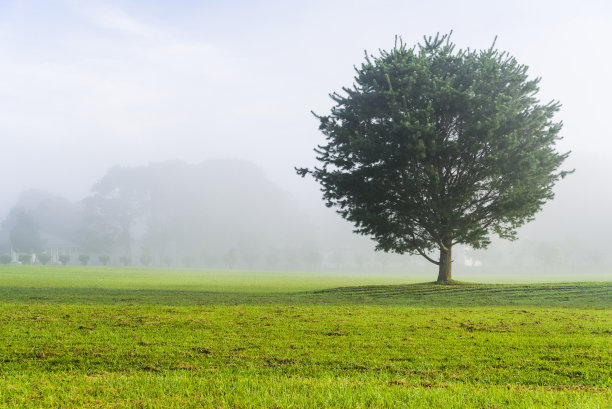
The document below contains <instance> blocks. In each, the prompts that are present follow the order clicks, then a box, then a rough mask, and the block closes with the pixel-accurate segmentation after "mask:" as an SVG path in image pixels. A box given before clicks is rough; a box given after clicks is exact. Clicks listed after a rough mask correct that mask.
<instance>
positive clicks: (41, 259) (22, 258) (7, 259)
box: [0, 253, 174, 266]
mask: <svg viewBox="0 0 612 409" xmlns="http://www.w3.org/2000/svg"><path fill="white" fill-rule="evenodd" d="M90 259H91V257H90V256H89V254H80V255H79V262H80V263H81V264H82V265H84V266H86V265H87V264H88V263H89V261H90ZM17 260H18V261H19V262H20V263H22V264H31V263H32V254H30V253H20V254H19V256H18V257H17ZM35 260H36V263H40V264H42V265H46V264H48V263H49V262H50V261H51V260H52V257H51V255H50V254H47V253H41V254H38V255H36V258H35ZM110 260H111V257H110V256H109V255H108V254H102V255H100V256H98V261H99V262H100V263H101V264H103V265H107V264H108V263H109V262H110ZM11 261H12V258H11V256H10V255H9V254H3V255H1V256H0V263H1V264H9V263H11ZM58 261H59V262H60V263H62V265H66V264H68V263H69V262H70V255H69V254H60V255H59V256H58ZM152 261H153V257H152V256H150V255H148V254H143V255H142V256H140V263H141V264H142V265H144V266H148V265H149V264H151V262H152ZM161 261H162V263H163V264H165V265H168V266H170V265H172V263H173V262H174V259H173V258H172V257H169V256H166V257H162V259H161ZM119 262H120V263H121V264H123V265H124V266H131V265H132V257H130V256H121V257H119Z"/></svg>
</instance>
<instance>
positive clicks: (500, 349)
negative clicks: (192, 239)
mask: <svg viewBox="0 0 612 409" xmlns="http://www.w3.org/2000/svg"><path fill="white" fill-rule="evenodd" d="M405 282H406V281H402V277H400V276H392V275H388V276H385V275H374V276H365V275H348V274H344V275H341V274H338V275H323V274H315V275H312V274H297V273H296V274H289V273H252V272H250V273H248V272H198V271H180V272H170V271H161V270H144V269H118V268H113V269H110V268H106V269H105V268H94V267H92V268H76V267H71V268H60V267H53V268H50V267H49V268H40V267H27V266H16V267H1V268H0V339H1V340H2V342H1V343H0V406H2V407H33V408H38V407H58V408H59V407H147V408H148V407H159V408H167V407H181V408H182V407H210V408H225V407H227V408H243V407H244V408H321V407H332V408H345V407H359V408H396V407H405V408H420V407H423V408H539V407H559V408H612V391H611V390H610V387H611V386H612V283H611V282H604V283H554V284H531V285H520V284H506V285H504V284H495V285H492V284H478V285H476V284H459V285H451V286H440V285H434V284H416V283H414V284H405Z"/></svg>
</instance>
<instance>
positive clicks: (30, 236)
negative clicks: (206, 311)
mask: <svg viewBox="0 0 612 409" xmlns="http://www.w3.org/2000/svg"><path fill="white" fill-rule="evenodd" d="M331 224H332V225H331V226H328V227H327V228H326V229H325V231H320V225H319V224H318V223H316V222H315V221H314V220H313V217H312V215H306V214H304V213H303V211H302V210H301V208H300V206H299V204H298V203H297V202H296V200H295V199H294V198H292V197H291V195H289V194H288V193H287V192H285V191H283V190H282V189H280V188H279V187H277V186H276V185H275V184H274V183H272V182H271V181H269V180H268V179H267V178H266V177H265V175H264V174H263V172H262V171H261V170H260V169H259V168H257V167H256V166H255V165H253V164H251V163H249V162H246V161H240V160H209V161H206V162H203V163H201V164H197V165H191V164H186V163H184V162H180V161H171V162H162V163H155V164H150V165H146V166H139V167H115V168H112V169H110V170H109V171H108V173H107V174H106V175H105V176H104V177H103V178H102V179H101V180H100V181H98V182H97V183H95V184H94V185H93V186H92V189H91V195H89V196H88V197H86V198H85V199H83V200H82V201H80V202H78V203H72V202H69V201H68V200H65V199H62V198H59V197H56V196H54V195H52V194H50V193H46V192H42V191H26V192H25V193H24V194H23V195H22V196H21V198H20V199H19V202H18V203H17V204H16V205H15V206H14V207H13V208H12V210H11V211H10V213H9V215H8V216H7V218H6V219H5V220H4V222H3V223H2V233H3V237H2V238H3V243H2V247H3V252H5V253H6V252H7V251H10V248H12V249H13V250H15V251H17V252H19V253H27V254H32V253H34V254H41V253H54V252H55V253H57V255H54V256H55V258H56V259H57V258H58V256H59V255H61V254H69V255H71V260H70V262H72V263H78V262H79V260H78V258H77V257H78V256H79V255H83V254H86V255H88V256H90V257H89V258H88V259H87V261H86V262H87V263H103V262H109V263H111V264H113V263H114V264H119V263H122V264H134V265H138V264H144V265H166V266H176V265H181V266H185V267H196V266H197V267H225V268H307V269H315V268H320V267H322V266H324V265H331V266H340V265H353V264H354V265H363V264H364V263H365V262H366V259H367V256H366V255H365V252H367V251H368V250H369V249H368V247H371V246H370V245H369V243H368V245H367V246H365V248H363V247H364V245H363V239H362V238H360V239H356V238H355V237H352V235H351V234H344V235H342V236H343V237H341V238H340V237H336V236H337V234H336V232H335V231H334V229H335V228H336V226H337V224H336V223H331ZM334 224H336V226H334ZM344 227H346V226H344ZM344 230H347V229H346V228H345V229H344ZM349 232H350V229H349ZM355 242H361V243H362V244H361V246H357V247H355V245H354V243H355ZM106 257H107V258H108V260H105V258H106ZM52 261H56V262H57V261H59V260H52ZM383 263H384V260H383Z"/></svg>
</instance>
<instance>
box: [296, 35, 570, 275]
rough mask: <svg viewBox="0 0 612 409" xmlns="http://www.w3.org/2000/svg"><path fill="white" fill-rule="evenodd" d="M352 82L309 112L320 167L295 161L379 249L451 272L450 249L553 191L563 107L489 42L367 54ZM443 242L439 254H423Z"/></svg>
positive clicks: (558, 174) (473, 242)
mask: <svg viewBox="0 0 612 409" xmlns="http://www.w3.org/2000/svg"><path fill="white" fill-rule="evenodd" d="M355 71H356V76H355V78H354V84H353V86H352V87H350V88H348V87H347V88H343V89H342V90H343V92H342V93H332V94H331V98H332V99H333V101H334V102H335V106H334V107H333V108H332V110H331V113H330V114H329V115H316V117H317V118H318V119H319V121H320V126H319V129H320V131H321V132H322V133H323V134H324V135H325V136H326V144H324V145H320V146H318V148H317V149H315V152H316V153H317V160H318V161H319V162H320V163H321V164H322V165H321V166H320V167H315V168H313V169H307V168H299V169H297V172H298V174H300V175H301V176H305V175H307V174H309V175H311V176H312V177H313V178H314V179H315V180H316V181H318V182H319V183H320V184H321V186H322V192H323V198H324V200H325V201H326V204H327V205H328V206H330V207H332V206H334V207H337V208H338V213H340V214H341V215H342V216H343V217H344V218H346V219H347V220H349V221H351V222H353V223H354V224H355V226H356V230H355V231H356V232H357V233H360V234H365V235H369V236H371V237H372V238H373V239H374V240H375V241H376V243H377V249H379V250H384V251H391V252H396V253H410V254H420V255H422V256H423V257H425V258H426V259H427V260H429V261H430V262H432V263H434V264H437V265H439V274H438V280H439V281H448V280H451V278H452V276H451V248H452V246H453V245H455V244H459V243H461V244H465V245H468V246H471V247H474V248H485V247H486V246H487V245H488V244H489V243H490V236H491V235H492V234H497V235H498V236H499V237H501V238H507V239H514V238H516V230H517V228H518V227H520V226H521V225H523V224H524V223H526V222H527V221H530V220H532V219H533V217H534V215H535V214H536V213H537V212H538V211H539V210H540V209H541V208H542V206H543V204H544V203H545V202H546V201H547V200H549V199H552V198H553V196H554V194H553V190H552V189H553V186H554V184H555V183H556V182H557V181H558V180H559V179H560V178H562V177H564V176H565V175H566V174H567V173H568V172H566V171H561V170H559V168H560V166H561V164H562V162H563V161H564V160H565V158H566V157H567V156H568V154H569V152H568V153H563V154H561V153H558V152H557V151H556V150H555V144H556V142H557V141H558V140H559V139H560V136H559V132H560V130H561V126H562V124H561V122H555V121H554V119H553V116H554V114H555V113H556V112H557V111H558V110H559V108H560V104H559V103H558V102H555V101H551V102H549V103H546V104H542V103H540V102H539V100H538V99H537V98H536V94H537V92H538V91H539V88H538V83H539V78H536V79H530V78H528V75H527V66H525V65H521V64H519V63H518V62H517V61H516V59H515V58H514V57H512V56H510V55H509V54H508V53H506V52H500V51H498V50H497V49H495V44H493V45H492V46H491V47H490V48H489V49H485V50H470V49H465V50H457V49H456V46H455V44H453V43H452V42H451V41H450V35H442V36H440V35H436V36H435V37H425V38H424V42H423V43H422V44H418V45H417V46H415V47H412V48H409V47H407V46H406V44H405V43H403V41H401V39H400V40H396V44H395V46H394V48H393V49H391V50H390V51H384V50H381V51H380V54H379V55H378V56H372V55H368V54H367V53H366V56H365V62H363V63H362V64H361V66H360V67H356V68H355ZM434 250H439V252H440V255H439V258H438V259H437V260H436V259H434V257H432V256H431V255H430V254H431V252H432V251H434Z"/></svg>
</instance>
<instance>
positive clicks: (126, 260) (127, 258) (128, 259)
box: [119, 256, 132, 267]
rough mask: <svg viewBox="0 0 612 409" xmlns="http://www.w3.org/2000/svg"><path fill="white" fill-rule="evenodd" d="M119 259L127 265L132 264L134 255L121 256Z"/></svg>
mask: <svg viewBox="0 0 612 409" xmlns="http://www.w3.org/2000/svg"><path fill="white" fill-rule="evenodd" d="M119 261H120V262H121V264H123V265H124V266H126V267H127V266H131V265H132V257H130V256H121V257H119Z"/></svg>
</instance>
